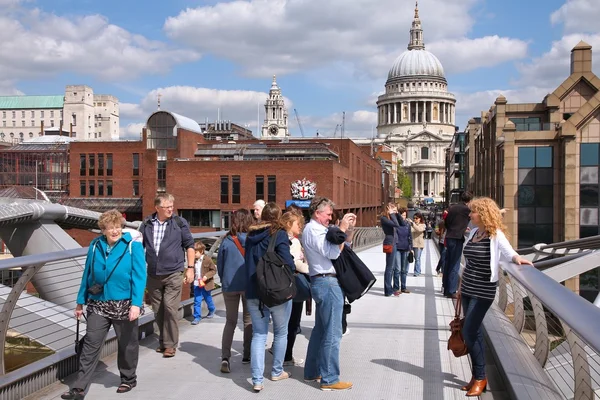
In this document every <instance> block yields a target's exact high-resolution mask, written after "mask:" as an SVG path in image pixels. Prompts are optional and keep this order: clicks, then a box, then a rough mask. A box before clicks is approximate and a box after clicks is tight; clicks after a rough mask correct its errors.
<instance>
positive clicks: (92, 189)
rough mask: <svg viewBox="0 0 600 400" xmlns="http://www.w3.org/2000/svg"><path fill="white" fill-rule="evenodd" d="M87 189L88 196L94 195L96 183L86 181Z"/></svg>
mask: <svg viewBox="0 0 600 400" xmlns="http://www.w3.org/2000/svg"><path fill="white" fill-rule="evenodd" d="M88 188H89V192H90V196H95V195H96V183H95V182H94V181H88Z"/></svg>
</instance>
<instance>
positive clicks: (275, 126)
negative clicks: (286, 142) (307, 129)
mask: <svg viewBox="0 0 600 400" xmlns="http://www.w3.org/2000/svg"><path fill="white" fill-rule="evenodd" d="M289 136H290V132H289V130H288V111H287V108H286V107H285V100H284V98H283V96H282V94H281V89H280V88H279V86H278V85H277V79H276V77H275V75H273V83H272V84H271V89H270V90H269V97H268V98H267V101H266V103H265V121H264V123H263V125H262V129H261V134H260V137H261V139H282V138H285V137H289Z"/></svg>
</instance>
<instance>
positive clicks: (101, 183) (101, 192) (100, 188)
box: [98, 181, 104, 196]
mask: <svg viewBox="0 0 600 400" xmlns="http://www.w3.org/2000/svg"><path fill="white" fill-rule="evenodd" d="M98 196H104V181H98Z"/></svg>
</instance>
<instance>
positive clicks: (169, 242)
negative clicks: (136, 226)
mask: <svg viewBox="0 0 600 400" xmlns="http://www.w3.org/2000/svg"><path fill="white" fill-rule="evenodd" d="M155 216H156V214H152V216H151V217H149V218H147V219H146V220H145V221H144V223H143V224H142V225H141V229H140V230H141V231H142V235H143V237H144V248H145V249H146V263H147V264H148V274H150V275H169V274H172V273H174V272H182V271H183V270H184V269H185V252H186V251H187V249H193V248H194V238H193V237H192V232H190V225H189V224H188V222H187V221H186V220H185V219H184V218H181V217H177V218H179V219H180V220H181V227H180V226H179V225H180V224H178V223H176V222H175V219H174V218H175V216H173V217H171V218H170V219H169V220H168V222H167V226H166V227H165V236H164V237H163V240H162V242H160V251H159V252H158V257H157V256H156V250H155V249H154V224H153V223H152V218H154V217H155ZM190 262H193V261H190Z"/></svg>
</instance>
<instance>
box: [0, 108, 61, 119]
mask: <svg viewBox="0 0 600 400" xmlns="http://www.w3.org/2000/svg"><path fill="white" fill-rule="evenodd" d="M30 113H31V114H30V115H31V118H35V110H31V111H30ZM6 114H7V112H6V111H2V119H6ZM26 115H27V114H26V111H21V118H27V117H26ZM44 115H45V113H44V110H40V118H44ZM11 117H12V118H13V119H15V118H17V111H11ZM62 117H63V112H62V110H60V118H61V119H62ZM50 118H54V110H50Z"/></svg>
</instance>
